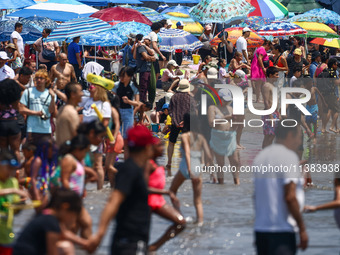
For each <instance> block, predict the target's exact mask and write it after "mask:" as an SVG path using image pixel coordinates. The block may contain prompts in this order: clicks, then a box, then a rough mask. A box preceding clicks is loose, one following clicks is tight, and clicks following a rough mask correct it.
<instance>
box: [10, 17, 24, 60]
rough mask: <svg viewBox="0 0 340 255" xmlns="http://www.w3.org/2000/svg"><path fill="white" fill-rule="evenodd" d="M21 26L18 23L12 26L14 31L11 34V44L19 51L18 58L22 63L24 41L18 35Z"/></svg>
mask: <svg viewBox="0 0 340 255" xmlns="http://www.w3.org/2000/svg"><path fill="white" fill-rule="evenodd" d="M22 28H23V26H22V24H21V23H20V22H17V23H15V25H14V31H13V32H12V34H11V43H14V45H15V47H16V48H17V49H18V51H19V54H20V55H19V57H20V58H21V61H22V62H23V61H24V58H25V57H24V53H25V52H24V40H23V39H22V37H21V35H20V33H21V32H22Z"/></svg>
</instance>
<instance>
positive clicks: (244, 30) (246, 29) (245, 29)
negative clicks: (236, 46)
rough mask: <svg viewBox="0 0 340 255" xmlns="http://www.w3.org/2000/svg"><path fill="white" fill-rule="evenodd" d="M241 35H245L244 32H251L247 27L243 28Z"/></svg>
mask: <svg viewBox="0 0 340 255" xmlns="http://www.w3.org/2000/svg"><path fill="white" fill-rule="evenodd" d="M242 31H243V33H245V32H251V30H250V28H249V27H245V28H243V30H242Z"/></svg>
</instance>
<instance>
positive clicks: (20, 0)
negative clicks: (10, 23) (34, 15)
mask: <svg viewBox="0 0 340 255" xmlns="http://www.w3.org/2000/svg"><path fill="white" fill-rule="evenodd" d="M34 4H36V3H35V2H34V1H33V0H11V1H5V0H3V1H1V3H0V9H21V8H25V7H27V6H31V5H34Z"/></svg>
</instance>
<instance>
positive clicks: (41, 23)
mask: <svg viewBox="0 0 340 255" xmlns="http://www.w3.org/2000/svg"><path fill="white" fill-rule="evenodd" d="M19 22H20V23H21V24H22V25H23V26H26V25H32V26H35V27H36V28H37V29H38V30H39V31H41V32H42V30H43V29H44V28H49V29H51V30H53V29H55V28H56V27H57V26H58V24H57V22H55V21H53V20H51V19H50V18H47V17H38V16H31V17H27V18H20V19H19Z"/></svg>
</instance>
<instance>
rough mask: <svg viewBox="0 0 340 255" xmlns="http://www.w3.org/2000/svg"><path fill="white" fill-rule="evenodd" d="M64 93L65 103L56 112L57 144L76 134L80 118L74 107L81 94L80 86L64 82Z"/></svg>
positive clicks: (79, 100)
mask: <svg viewBox="0 0 340 255" xmlns="http://www.w3.org/2000/svg"><path fill="white" fill-rule="evenodd" d="M65 95H66V97H67V104H66V105H65V106H63V107H62V108H61V109H60V111H59V112H58V116H57V123H56V142H57V145H58V146H60V145H62V144H63V143H64V142H66V141H67V140H71V139H72V138H73V137H75V136H76V135H77V128H78V126H79V123H80V120H79V114H78V112H77V110H76V108H77V106H78V104H79V103H80V102H81V98H82V96H83V91H82V86H81V85H80V84H79V83H73V82H70V83H68V84H66V86H65Z"/></svg>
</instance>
